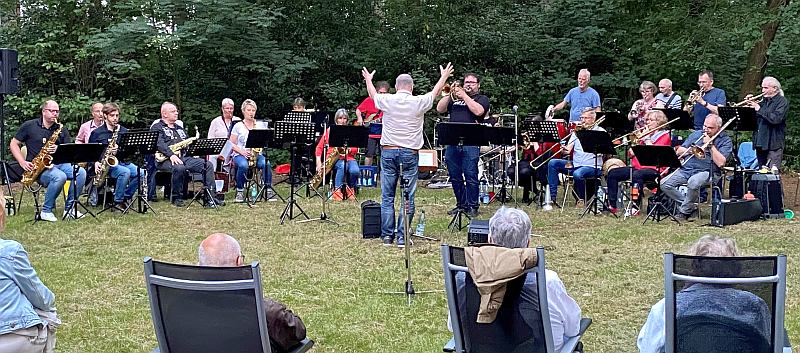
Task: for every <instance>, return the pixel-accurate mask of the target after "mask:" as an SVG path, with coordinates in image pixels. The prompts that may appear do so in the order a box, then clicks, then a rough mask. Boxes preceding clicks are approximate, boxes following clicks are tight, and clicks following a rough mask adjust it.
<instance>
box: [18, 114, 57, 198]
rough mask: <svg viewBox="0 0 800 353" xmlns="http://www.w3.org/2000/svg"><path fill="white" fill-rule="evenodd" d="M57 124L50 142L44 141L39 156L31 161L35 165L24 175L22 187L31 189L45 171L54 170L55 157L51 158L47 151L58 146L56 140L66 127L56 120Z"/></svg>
mask: <svg viewBox="0 0 800 353" xmlns="http://www.w3.org/2000/svg"><path fill="white" fill-rule="evenodd" d="M55 123H56V124H58V128H57V129H56V131H54V132H53V134H52V135H50V138H49V139H48V140H46V141H44V144H43V145H42V149H41V150H40V151H39V154H37V155H36V157H33V159H32V160H31V163H33V169H31V170H30V171H26V172H25V173H22V185H25V187H30V186H31V185H32V184H33V182H34V181H36V179H39V176H40V175H42V173H43V172H44V170H45V169H51V168H53V156H51V155H50V153H48V152H47V150H48V149H50V146H53V145H55V144H56V140H58V137H59V136H61V129H62V128H63V127H64V125H63V124H60V123H59V122H58V120H56V122H55Z"/></svg>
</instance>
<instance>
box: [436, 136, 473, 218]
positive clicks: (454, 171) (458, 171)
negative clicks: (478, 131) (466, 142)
mask: <svg viewBox="0 0 800 353" xmlns="http://www.w3.org/2000/svg"><path fill="white" fill-rule="evenodd" d="M480 154H481V148H480V147H478V146H464V147H459V146H447V148H446V149H445V152H444V158H445V161H446V163H447V172H448V174H449V175H450V183H451V184H452V185H453V194H455V196H456V206H457V207H458V208H463V209H472V208H474V209H478V159H479V158H480Z"/></svg>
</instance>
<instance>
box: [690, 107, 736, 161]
mask: <svg viewBox="0 0 800 353" xmlns="http://www.w3.org/2000/svg"><path fill="white" fill-rule="evenodd" d="M736 119H738V118H733V119H731V120H728V122H727V123H725V125H722V127H721V128H719V131H717V133H716V134H714V136H711V138H710V139H709V140H708V141H707V142H706V143H704V144H703V145H702V146H697V145H696V143H698V142H700V141H703V138H704V137H705V136H706V134H705V133H703V134H702V135H700V138H698V139H697V140H696V141H694V143H692V145H691V146H689V148H688V149H686V151H684V152H683V153H682V154H681V155H680V156H678V159H680V160H681V165H683V164H685V163H686V162H687V161H689V160H690V159H692V157H695V158H697V159H706V150H707V149H708V148H709V147H711V144H712V143H714V139H716V138H717V136H719V134H721V133H722V132H723V131H725V129H726V128H727V127H728V126H729V125H730V124H732V123H733V122H734V121H736ZM687 156H688V157H687ZM684 158H686V159H685V160H684Z"/></svg>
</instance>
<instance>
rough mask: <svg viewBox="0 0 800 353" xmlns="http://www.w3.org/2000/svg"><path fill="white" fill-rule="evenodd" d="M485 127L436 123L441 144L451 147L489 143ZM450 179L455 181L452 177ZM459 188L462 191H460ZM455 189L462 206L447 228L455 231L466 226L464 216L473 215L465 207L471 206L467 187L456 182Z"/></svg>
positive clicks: (458, 201)
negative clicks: (457, 184) (468, 203)
mask: <svg viewBox="0 0 800 353" xmlns="http://www.w3.org/2000/svg"><path fill="white" fill-rule="evenodd" d="M485 129H487V127H486V126H483V125H479V124H474V123H439V124H437V125H436V131H437V133H438V136H439V141H438V142H439V143H440V144H441V145H449V146H450V147H456V148H459V149H463V148H464V147H465V146H473V147H477V146H484V145H488V144H489V137H488V133H487V131H486V130H485ZM470 167H471V166H470ZM476 167H477V166H476ZM450 181H451V182H452V181H453V180H452V178H451V180H450ZM459 188H460V190H461V191H462V192H459V191H458V190H459ZM453 191H454V193H455V194H456V202H457V206H460V207H458V209H457V210H456V213H455V214H454V215H453V218H452V219H451V220H450V224H449V225H448V226H447V228H448V229H450V230H451V231H453V232H455V231H457V230H458V231H460V230H462V229H464V228H465V227H466V224H464V223H463V220H464V217H466V218H467V219H468V220H471V219H472V217H470V216H469V215H468V214H467V213H466V210H465V209H464V208H463V207H468V206H469V205H466V203H467V202H469V201H470V200H468V196H467V194H468V190H467V188H466V187H465V186H464V185H462V186H456V185H455V184H454V185H453ZM476 201H477V200H476ZM462 203H463V204H462Z"/></svg>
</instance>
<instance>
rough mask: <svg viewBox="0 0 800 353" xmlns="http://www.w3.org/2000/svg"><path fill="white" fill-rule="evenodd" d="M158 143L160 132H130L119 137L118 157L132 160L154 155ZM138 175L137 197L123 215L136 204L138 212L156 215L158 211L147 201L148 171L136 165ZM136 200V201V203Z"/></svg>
mask: <svg viewBox="0 0 800 353" xmlns="http://www.w3.org/2000/svg"><path fill="white" fill-rule="evenodd" d="M157 142H158V131H149V130H143V131H131V130H128V132H127V133H125V134H122V135H120V137H119V142H118V146H119V151H117V156H118V158H119V159H130V158H131V157H133V156H135V155H137V154H138V155H139V156H142V157H144V156H145V155H148V154H152V153H155V152H156V149H157V148H156V143H157ZM142 159H144V158H142ZM136 173H137V174H136V175H137V176H138V178H139V186H138V188H137V190H136V196H134V199H133V200H131V203H129V204H128V206H127V207H125V210H124V211H123V212H122V214H126V213H128V211H129V210H130V209H131V207H133V205H134V204H136V212H138V213H147V210H150V211H151V212H153V214H156V211H155V210H154V209H153V207H152V206H150V203H149V202H148V201H147V177H148V176H147V175H146V174H147V173H146V171H144V172H143V171H142V167H141V164H137V165H136ZM134 200H135V201H134Z"/></svg>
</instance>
